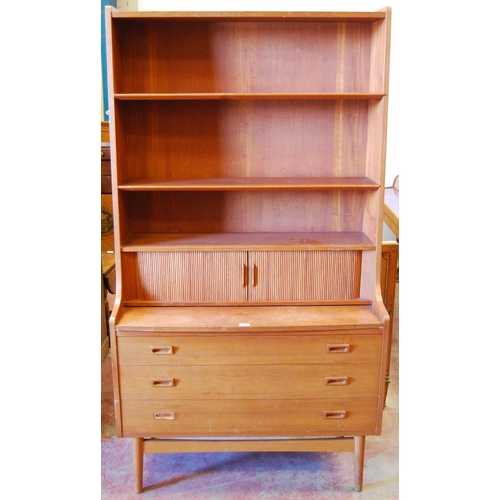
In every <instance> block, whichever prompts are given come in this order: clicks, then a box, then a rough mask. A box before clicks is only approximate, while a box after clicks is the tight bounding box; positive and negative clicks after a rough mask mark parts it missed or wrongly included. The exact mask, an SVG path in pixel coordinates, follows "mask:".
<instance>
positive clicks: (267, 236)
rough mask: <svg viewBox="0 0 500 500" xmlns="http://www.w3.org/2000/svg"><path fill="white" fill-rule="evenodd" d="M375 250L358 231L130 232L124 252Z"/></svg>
mask: <svg viewBox="0 0 500 500" xmlns="http://www.w3.org/2000/svg"><path fill="white" fill-rule="evenodd" d="M242 249H245V250H267V251H279V250H284V251H286V250H375V243H374V242H373V241H371V240H370V239H369V238H368V236H366V234H364V233H362V232H330V233H328V232H297V233H294V232H290V233H284V232H245V233H244V232H221V233H133V234H129V235H128V237H127V238H126V239H125V241H124V243H123V245H122V251H124V252H147V251H150V252H151V251H214V250H217V251H220V250H242Z"/></svg>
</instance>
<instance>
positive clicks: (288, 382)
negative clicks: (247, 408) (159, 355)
mask: <svg viewBox="0 0 500 500" xmlns="http://www.w3.org/2000/svg"><path fill="white" fill-rule="evenodd" d="M378 384H379V365H361V364H358V365H356V364H347V365H344V364H329V365H274V366H273V365H239V366H233V365H222V366H209V365H201V366H165V367H163V366H137V365H124V366H122V367H120V392H121V398H122V399H165V400H172V399H184V398H186V399H218V398H221V399H223V398H226V399H228V398H229V399H230V398H233V399H262V398H266V397H269V398H289V399H294V398H295V399H301V398H304V399H307V398H369V397H377V394H378Z"/></svg>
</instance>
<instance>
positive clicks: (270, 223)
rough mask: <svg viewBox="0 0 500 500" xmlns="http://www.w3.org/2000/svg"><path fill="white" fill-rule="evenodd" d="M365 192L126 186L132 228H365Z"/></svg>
mask: <svg viewBox="0 0 500 500" xmlns="http://www.w3.org/2000/svg"><path fill="white" fill-rule="evenodd" d="M366 195H367V193H366V192H364V191H283V192H277V191H252V192H223V191H222V192H220V191H215V192H152V193H148V192H146V193H144V192H126V193H123V194H122V196H123V199H124V203H123V204H122V213H123V214H124V215H125V219H126V220H128V228H127V229H128V231H130V232H132V233H163V232H165V233H212V232H217V233H219V232H339V231H361V230H362V226H363V207H364V203H365V198H366ZM126 236H127V235H126V234H125V233H124V234H123V238H126Z"/></svg>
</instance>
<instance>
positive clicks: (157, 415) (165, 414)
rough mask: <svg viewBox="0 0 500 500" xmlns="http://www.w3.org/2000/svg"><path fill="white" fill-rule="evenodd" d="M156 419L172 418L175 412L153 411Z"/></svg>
mask: <svg viewBox="0 0 500 500" xmlns="http://www.w3.org/2000/svg"><path fill="white" fill-rule="evenodd" d="M155 419H156V420H174V419H175V413H174V412H173V411H158V412H156V413H155Z"/></svg>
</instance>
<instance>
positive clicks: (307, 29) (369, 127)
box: [106, 7, 390, 492]
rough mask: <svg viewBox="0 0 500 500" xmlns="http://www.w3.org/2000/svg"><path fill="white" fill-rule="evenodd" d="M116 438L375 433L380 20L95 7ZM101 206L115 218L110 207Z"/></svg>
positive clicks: (152, 445) (333, 438) (332, 446)
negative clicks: (110, 238)
mask: <svg viewBox="0 0 500 500" xmlns="http://www.w3.org/2000/svg"><path fill="white" fill-rule="evenodd" d="M106 32H107V47H108V71H109V90H110V147H111V149H110V151H111V162H112V176H111V180H112V184H113V196H114V197H115V200H114V207H115V213H114V215H113V217H114V221H115V223H114V236H115V261H116V270H117V289H116V300H115V307H114V309H113V312H112V314H111V317H110V321H109V324H110V335H111V356H112V365H113V376H114V392H115V415H116V432H117V436H118V437H130V438H133V457H134V468H135V480H136V491H137V492H140V491H142V488H143V477H142V474H143V471H142V469H143V456H144V454H145V453H167V452H176V453H177V452H196V451H200V452H201V451H203V452H204V451H350V452H353V453H354V487H355V489H356V490H358V491H359V490H361V488H362V483H363V467H364V447H365V437H366V436H370V435H380V434H381V431H382V417H383V408H384V400H385V392H386V374H387V369H388V368H387V363H388V358H389V349H390V346H389V342H390V317H389V315H388V313H387V310H386V308H385V307H384V304H383V301H382V296H381V293H380V286H379V280H380V274H381V260H382V245H381V240H382V238H381V230H382V213H383V195H384V189H383V185H384V170H385V144H386V127H387V125H386V124H387V89H388V67H389V34H390V9H389V8H384V9H382V10H380V11H377V12H360V13H358V12H356V13H353V12H342V13H318V12H313V13H299V12H279V13H274V12H266V13H245V12H215V13H214V12H176V13H168V12H158V13H154V12H153V13H151V12H148V13H146V12H120V11H117V10H115V9H113V8H109V7H107V8H106ZM117 211H118V212H117Z"/></svg>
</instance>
